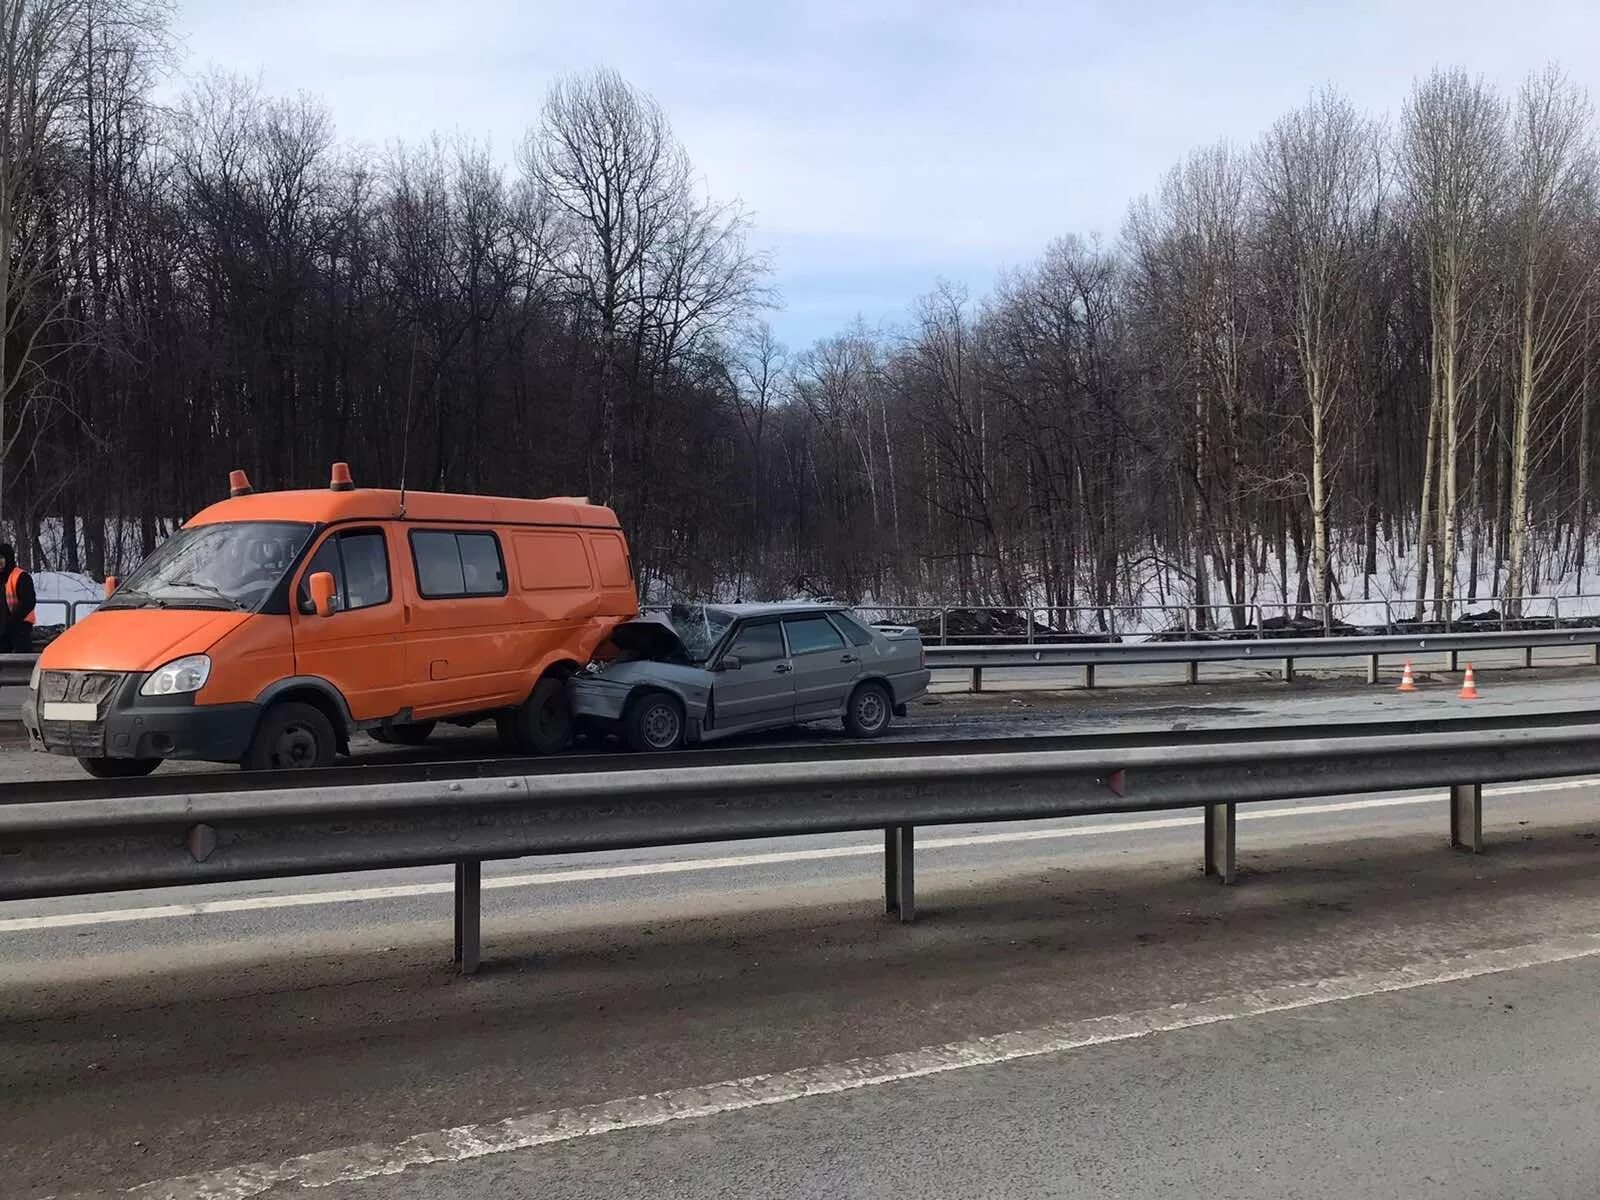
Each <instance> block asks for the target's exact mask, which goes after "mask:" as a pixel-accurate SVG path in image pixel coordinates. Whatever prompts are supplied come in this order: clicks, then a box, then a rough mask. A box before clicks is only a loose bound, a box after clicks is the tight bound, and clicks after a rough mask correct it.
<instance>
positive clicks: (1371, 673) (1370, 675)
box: [1367, 654, 1378, 683]
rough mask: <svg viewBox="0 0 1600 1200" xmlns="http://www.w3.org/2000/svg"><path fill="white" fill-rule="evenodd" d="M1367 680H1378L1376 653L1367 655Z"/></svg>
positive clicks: (1370, 681) (1373, 681) (1369, 681)
mask: <svg viewBox="0 0 1600 1200" xmlns="http://www.w3.org/2000/svg"><path fill="white" fill-rule="evenodd" d="M1367 682H1368V683H1377V682H1378V656H1377V655H1376V654H1370V655H1368V656H1367Z"/></svg>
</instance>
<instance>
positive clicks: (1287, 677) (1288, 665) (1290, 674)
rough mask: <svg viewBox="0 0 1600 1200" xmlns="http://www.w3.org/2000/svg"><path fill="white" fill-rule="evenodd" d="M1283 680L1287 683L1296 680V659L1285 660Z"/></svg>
mask: <svg viewBox="0 0 1600 1200" xmlns="http://www.w3.org/2000/svg"><path fill="white" fill-rule="evenodd" d="M1283 681H1284V682H1285V683H1293V682H1294V659H1292V658H1286V659H1284V660H1283Z"/></svg>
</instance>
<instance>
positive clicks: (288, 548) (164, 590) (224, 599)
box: [102, 521, 313, 612]
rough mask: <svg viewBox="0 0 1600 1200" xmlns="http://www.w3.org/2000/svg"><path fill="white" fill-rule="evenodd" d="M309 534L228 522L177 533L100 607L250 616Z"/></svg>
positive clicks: (293, 526) (298, 527)
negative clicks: (210, 611)
mask: <svg viewBox="0 0 1600 1200" xmlns="http://www.w3.org/2000/svg"><path fill="white" fill-rule="evenodd" d="M312 529H313V526H311V525H306V524H301V523H298V522H291V521H230V522H224V523H222V524H219V525H192V526H189V527H187V528H184V529H180V530H178V532H177V533H175V534H173V535H172V536H171V537H170V538H168V539H167V540H166V541H165V542H163V543H161V545H160V546H159V547H157V548H156V552H155V553H154V554H152V555H151V556H150V557H149V558H147V559H145V560H144V562H143V563H142V564H141V565H140V567H139V569H138V570H137V571H135V572H134V573H133V574H132V575H130V576H129V577H128V579H127V581H126V582H125V583H124V584H122V585H121V586H120V587H118V588H117V590H116V592H115V593H113V595H112V596H111V599H109V600H107V601H106V603H105V604H104V605H102V607H104V608H216V609H227V610H239V611H243V612H254V611H255V610H256V609H258V608H260V607H261V606H262V604H264V603H265V602H266V599H267V597H268V596H270V595H271V594H272V590H273V588H274V587H276V586H277V584H278V582H279V581H280V580H281V579H282V578H283V577H284V574H285V573H286V572H287V571H288V570H289V567H290V566H291V565H293V563H294V561H295V559H296V558H297V557H298V556H299V554H300V551H301V550H302V549H303V548H304V547H305V544H306V540H307V539H308V538H310V536H311V532H312Z"/></svg>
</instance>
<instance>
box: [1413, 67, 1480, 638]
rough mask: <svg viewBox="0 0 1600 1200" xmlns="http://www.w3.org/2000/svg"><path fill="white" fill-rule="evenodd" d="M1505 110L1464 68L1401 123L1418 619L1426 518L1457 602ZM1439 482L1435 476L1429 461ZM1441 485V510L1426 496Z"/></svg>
mask: <svg viewBox="0 0 1600 1200" xmlns="http://www.w3.org/2000/svg"><path fill="white" fill-rule="evenodd" d="M1504 126H1505V105H1504V104H1503V103H1502V101H1501V100H1500V99H1499V98H1498V97H1497V96H1496V95H1495V93H1494V92H1493V90H1492V89H1491V88H1490V87H1489V85H1488V84H1486V83H1484V82H1483V81H1482V80H1481V79H1473V78H1471V77H1469V76H1468V75H1466V74H1465V73H1464V72H1461V71H1435V72H1434V73H1433V74H1432V75H1431V76H1429V77H1428V78H1427V79H1425V80H1423V81H1422V82H1420V83H1419V84H1418V85H1417V86H1416V89H1415V90H1414V91H1413V92H1412V94H1411V97H1410V99H1409V100H1408V101H1407V103H1406V107H1405V111H1404V115H1403V118H1402V132H1401V151H1400V153H1401V166H1402V178H1403V181H1404V186H1405V189H1406V196H1407V201H1408V206H1409V216H1410V220H1411V223H1412V228H1413V230H1414V236H1415V237H1416V239H1417V241H1418V243H1419V245H1420V248H1421V256H1422V262H1423V267H1424V270H1425V272H1426V282H1425V294H1426V296H1427V304H1428V322H1429V353H1430V356H1431V365H1430V370H1429V396H1430V400H1429V416H1428V426H1429V439H1428V447H1427V451H1426V461H1427V466H1426V467H1425V468H1424V473H1423V483H1422V502H1421V505H1420V508H1419V515H1418V528H1417V555H1418V560H1417V562H1418V566H1417V615H1418V616H1419V617H1420V616H1421V613H1422V605H1423V602H1424V600H1425V598H1426V595H1427V577H1428V566H1427V564H1428V557H1429V553H1430V551H1431V550H1432V548H1433V543H1432V541H1431V540H1430V531H1429V519H1430V514H1431V513H1432V512H1433V510H1434V508H1435V507H1436V508H1437V513H1438V522H1439V530H1438V535H1439V537H1438V561H1437V563H1436V564H1435V566H1434V570H1435V572H1436V574H1437V577H1438V581H1439V587H1438V595H1439V599H1440V601H1441V605H1442V607H1443V608H1444V610H1445V611H1446V612H1448V610H1449V605H1450V603H1451V602H1452V600H1453V599H1454V596H1455V573H1456V537H1457V531H1458V520H1457V504H1456V499H1457V487H1458V479H1457V471H1456V459H1457V451H1458V450H1459V448H1460V440H1461V428H1462V420H1461V412H1462V407H1463V404H1464V397H1465V395H1466V394H1467V391H1468V389H1469V388H1470V387H1471V385H1472V384H1473V382H1474V381H1475V380H1476V378H1477V375H1478V373H1479V371H1480V370H1481V368H1482V366H1483V361H1484V356H1485V353H1486V345H1487V341H1488V338H1487V331H1486V328H1485V326H1486V322H1487V306H1488V305H1487V302H1488V299H1489V296H1490V290H1491V288H1492V285H1493V282H1494V276H1493V273H1492V270H1491V267H1490V262H1489V260H1490V256H1491V254H1492V245H1493V243H1492V234H1493V215H1494V207H1495V204H1496V203H1497V201H1498V200H1499V198H1500V190H1501V183H1502V179H1503V177H1504V170H1505V162H1504V158H1505V132H1504ZM1435 462H1437V464H1438V480H1437V484H1435V482H1434V480H1433V471H1434V464H1435ZM1435 486H1436V487H1437V504H1436V505H1433V506H1432V507H1430V505H1431V502H1432V501H1433V497H1432V496H1430V491H1431V490H1432V489H1433V488H1434V487H1435Z"/></svg>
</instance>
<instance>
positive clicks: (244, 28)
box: [178, 0, 1600, 347]
mask: <svg viewBox="0 0 1600 1200" xmlns="http://www.w3.org/2000/svg"><path fill="white" fill-rule="evenodd" d="M178 3H179V6H180V7H179V15H178V32H179V34H180V36H181V37H182V39H183V49H184V58H183V70H184V71H185V72H189V73H198V72H200V71H203V70H205V69H207V68H210V67H220V68H223V69H225V70H229V71H235V72H239V73H242V74H245V75H248V76H251V77H254V78H258V79H259V80H260V81H261V83H262V84H263V86H264V87H265V88H266V89H267V90H268V91H269V92H272V93H276V94H290V93H295V92H307V93H310V94H313V95H316V96H318V97H320V98H321V99H322V100H323V101H324V102H325V103H326V104H327V106H328V108H329V111H330V112H331V114H332V116H333V119H334V121H335V123H336V125H337V127H338V131H339V134H340V136H341V137H342V138H344V139H346V140H349V141H353V142H361V143H366V144H369V145H372V146H374V147H382V146H385V145H388V144H389V143H391V142H393V141H394V140H396V139H400V138H403V139H407V140H416V139H420V138H423V137H426V136H427V135H428V134H429V133H431V132H434V131H440V132H446V133H456V132H459V133H462V134H466V135H468V136H471V137H475V138H478V139H480V140H487V141H488V142H489V143H490V144H491V146H492V147H493V149H494V151H495V153H496V154H497V156H499V157H501V158H503V159H504V160H506V161H507V162H509V161H510V160H511V159H512V157H513V154H514V151H515V148H516V146H517V144H518V143H519V142H520V141H521V140H522V137H523V135H524V133H525V132H526V131H527V130H528V129H529V128H530V127H531V126H533V125H535V124H536V123H537V121H538V116H539V107H540V104H541V101H542V99H543V97H544V94H545V91H546V89H547V88H548V86H549V85H550V83H551V82H552V81H553V80H555V79H556V78H558V77H560V76H561V75H563V74H568V73H572V72H579V71H585V70H588V69H591V68H594V67H601V66H604V67H611V68H614V69H615V70H617V71H619V72H620V73H621V74H622V75H623V76H624V77H625V78H627V79H628V80H629V81H630V82H631V83H633V84H634V85H635V86H636V87H639V88H641V89H643V90H644V91H647V92H649V93H650V94H652V95H653V96H654V97H655V98H656V99H657V100H658V101H660V102H661V104H662V105H663V106H664V107H665V109H666V110H667V113H668V114H669V116H670V118H671V120H672V123H673V127H674V130H675V132H676V134H677V137H678V139H679V141H680V142H682V143H683V145H684V147H685V149H686V150H687V151H688V153H689V156H690V158H691V160H692V161H693V163H694V165H695V168H696V170H697V171H698V173H699V175H700V176H701V179H702V180H703V183H704V186H705V187H706V189H707V190H708V191H709V192H710V194H712V195H713V196H715V197H717V198H719V199H724V200H731V199H737V200H739V201H741V202H742V203H743V204H744V205H745V207H746V208H747V209H748V210H749V212H750V213H751V214H752V216H753V220H754V226H755V228H754V238H753V240H754V242H755V244H756V245H757V246H758V247H760V248H762V249H765V250H767V251H768V252H769V253H770V255H771V258H772V261H773V263H774V266H775V268H776V271H775V277H774V283H775V284H776V288H777V291H778V293H779V296H780V303H781V307H780V308H778V309H777V310H775V311H774V312H773V313H771V314H770V317H769V319H770V320H771V322H772V324H773V326H774V328H775V329H776V331H777V333H778V335H779V336H780V337H781V338H782V339H783V340H784V341H785V342H787V343H788V344H790V345H791V346H794V347H803V346H805V345H807V344H809V343H810V342H811V341H813V340H815V339H816V338H819V337H824V336H827V335H829V334H832V333H835V332H838V331H839V330H841V329H843V328H844V327H846V326H848V325H850V324H852V323H853V322H854V321H855V320H856V319H857V318H858V317H859V318H861V319H862V320H864V321H865V322H866V323H867V324H868V325H869V326H878V325H882V324H891V325H892V324H894V323H895V322H897V321H901V320H903V319H904V318H905V316H906V314H907V313H908V312H909V310H910V307H911V305H912V304H913V302H914V301H915V299H916V297H918V296H919V295H921V294H923V293H925V292H927V291H929V290H930V289H931V288H932V287H933V286H934V285H935V283H936V282H937V281H939V280H941V279H943V280H948V281H951V282H955V283H958V284H962V285H965V286H966V287H967V288H968V289H969V291H970V293H971V294H972V295H973V296H974V297H978V296H981V295H982V294H983V293H985V292H986V291H988V290H989V288H990V287H991V286H992V284H993V283H994V281H995V279H996V277H997V276H998V275H999V273H1000V272H1002V271H1003V270H1006V269H1010V268H1015V267H1019V266H1025V265H1026V264H1028V263H1029V262H1031V261H1032V260H1033V259H1035V258H1036V257H1037V256H1038V255H1039V254H1040V253H1041V252H1042V251H1043V249H1044V248H1045V247H1046V246H1047V245H1048V244H1049V242H1050V241H1051V240H1052V239H1054V238H1056V237H1059V236H1062V235H1064V234H1068V233H1077V234H1080V235H1082V236H1085V237H1090V236H1094V235H1097V234H1098V235H1100V236H1101V237H1103V238H1104V239H1105V240H1107V241H1114V240H1115V239H1116V238H1117V236H1118V234H1119V232H1120V230H1121V227H1122V221H1123V217H1124V214H1125V213H1126V211H1127V206H1128V203H1129V201H1130V200H1132V199H1133V198H1135V197H1136V196H1138V195H1140V194H1143V193H1146V192H1149V191H1152V190H1153V189H1154V188H1156V187H1157V186H1158V185H1159V182H1160V179H1161V176H1162V175H1163V174H1164V173H1165V172H1166V171H1167V170H1168V169H1169V168H1170V167H1171V166H1172V165H1173V164H1174V163H1176V162H1177V161H1179V160H1180V159H1181V158H1182V157H1183V156H1184V154H1185V153H1187V152H1188V151H1190V150H1192V149H1195V148H1198V147H1201V146H1205V145H1208V144H1210V143H1213V142H1215V141H1217V140H1218V139H1222V138H1227V139H1230V140H1232V141H1234V142H1236V143H1240V144H1248V143H1249V142H1250V141H1252V140H1253V139H1254V138H1255V137H1256V136H1257V135H1258V134H1259V133H1260V132H1261V131H1262V130H1264V129H1265V128H1267V127H1268V126H1269V125H1271V123H1272V122H1273V120H1275V119H1276V118H1277V117H1278V116H1280V115H1282V114H1283V113H1284V112H1286V111H1288V110H1289V109H1292V108H1294V107H1295V106H1296V105H1298V104H1300V103H1303V102H1304V101H1305V99H1306V98H1307V96H1308V95H1309V94H1310V92H1311V91H1312V90H1313V89H1314V88H1317V87H1319V86H1322V85H1324V84H1328V83H1332V84H1334V85H1336V86H1337V87H1339V88H1341V89H1342V90H1344V91H1345V92H1346V93H1347V94H1348V95H1349V96H1350V97H1351V98H1352V99H1353V100H1354V101H1355V102H1356V103H1357V104H1359V105H1361V106H1362V107H1365V108H1367V109H1369V110H1370V111H1372V112H1373V113H1375V114H1389V115H1393V114H1396V113H1397V112H1398V110H1399V106H1400V104H1401V102H1402V101H1403V99H1404V97H1405V95H1406V93H1407V92H1408V91H1409V89H1410V87H1411V84H1412V82H1413V81H1414V80H1415V79H1416V78H1417V77H1418V76H1420V75H1424V74H1426V73H1427V72H1428V71H1430V70H1432V69H1433V68H1434V67H1435V66H1439V65H1442V66H1460V67H1463V68H1466V69H1467V70H1469V71H1471V72H1473V73H1479V74H1483V75H1485V76H1486V77H1488V78H1489V79H1491V80H1493V81H1495V82H1497V83H1500V84H1501V85H1503V86H1504V87H1506V88H1507V89H1508V90H1510V89H1514V88H1515V86H1516V84H1517V83H1518V81H1520V80H1521V79H1522V77H1523V76H1524V75H1526V74H1527V73H1528V72H1529V71H1530V70H1533V69H1535V68H1537V67H1540V66H1543V65H1544V64H1545V63H1547V62H1549V61H1551V60H1558V61H1560V62H1561V63H1562V65H1563V66H1565V68H1566V69H1567V71H1568V72H1569V73H1570V74H1571V75H1572V76H1573V78H1574V79H1576V80H1577V81H1578V82H1579V83H1581V84H1583V85H1584V86H1586V87H1588V88H1589V89H1590V90H1591V91H1592V92H1594V93H1595V94H1596V96H1597V97H1600V54H1596V52H1595V50H1596V47H1600V0H1518V2H1517V3H1508V2H1507V0H1495V2H1493V3H1490V2H1487V0H1389V2H1387V3H1385V2H1382V0H1320V2H1319V0H1272V2H1268V0H1235V2H1233V3H1217V2H1213V0H1188V2H1184V0H1119V2H1108V3H1088V2H1084V0H1053V2H1052V0H984V2H982V3H971V4H959V3H949V2H946V0H811V2H804V0H744V2H743V3H738V2H734V3H718V2H712V0H655V2H651V0H582V2H581V3H574V2H573V0H561V2H552V0H522V2H515V0H178ZM178 82H179V83H181V80H179V81H178Z"/></svg>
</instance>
